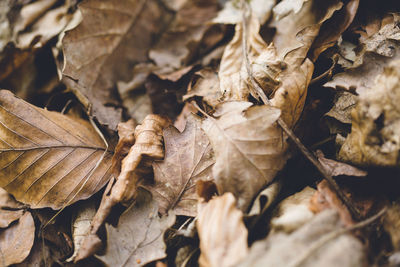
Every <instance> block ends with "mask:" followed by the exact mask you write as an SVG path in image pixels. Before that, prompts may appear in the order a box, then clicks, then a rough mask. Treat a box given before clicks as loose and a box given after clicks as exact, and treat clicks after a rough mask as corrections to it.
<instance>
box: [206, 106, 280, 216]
mask: <svg viewBox="0 0 400 267" xmlns="http://www.w3.org/2000/svg"><path fill="white" fill-rule="evenodd" d="M251 106H252V104H251V103H249V102H226V103H223V104H222V105H220V106H219V107H218V108H217V111H216V112H215V113H214V117H215V118H213V117H208V118H207V119H206V120H205V121H204V122H203V125H202V128H203V129H204V131H205V132H206V134H207V136H208V137H209V139H210V142H211V145H212V148H213V150H214V153H215V157H216V163H215V164H214V166H213V176H214V179H215V183H216V184H217V187H218V191H219V192H220V193H221V194H222V193H225V192H232V193H233V194H234V195H235V197H236V198H237V199H238V206H239V207H240V208H241V209H242V210H246V209H247V208H248V206H249V205H250V203H251V201H252V200H253V197H255V196H256V194H257V193H258V192H259V191H260V190H261V189H262V188H263V187H264V186H266V185H267V184H269V183H271V182H272V179H273V178H274V177H275V175H276V173H277V172H278V171H279V170H281V169H282V167H283V166H284V164H285V163H286V158H287V156H286V155H285V152H286V149H287V143H286V141H285V140H284V137H283V135H282V130H281V128H280V127H279V126H278V125H277V123H276V120H277V119H278V118H279V116H280V111H279V109H276V108H273V107H270V106H253V107H251Z"/></svg>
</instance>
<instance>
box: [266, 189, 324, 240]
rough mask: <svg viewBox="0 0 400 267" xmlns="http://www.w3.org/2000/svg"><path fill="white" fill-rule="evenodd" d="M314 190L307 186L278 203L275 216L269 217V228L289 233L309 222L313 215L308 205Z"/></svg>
mask: <svg viewBox="0 0 400 267" xmlns="http://www.w3.org/2000/svg"><path fill="white" fill-rule="evenodd" d="M315 191H316V190H315V189H313V188H311V187H309V186H307V187H306V188H304V189H303V190H302V191H300V192H298V193H296V194H294V195H291V196H289V197H288V198H286V199H284V200H283V201H282V202H281V203H279V205H278V207H277V210H276V211H275V216H274V217H273V218H272V219H271V229H272V230H273V231H274V232H277V231H283V232H285V233H291V232H293V231H295V230H297V229H298V228H300V227H301V226H303V225H304V224H306V223H307V222H309V221H310V220H311V219H312V218H313V217H314V213H313V212H312V211H311V210H310V209H309V208H308V206H309V203H310V200H311V197H312V196H313V195H314V193H315Z"/></svg>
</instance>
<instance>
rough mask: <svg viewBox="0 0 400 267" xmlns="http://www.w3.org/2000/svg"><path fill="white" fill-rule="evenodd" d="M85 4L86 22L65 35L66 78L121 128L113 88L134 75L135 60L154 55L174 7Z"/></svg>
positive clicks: (128, 1) (125, 1)
mask: <svg viewBox="0 0 400 267" xmlns="http://www.w3.org/2000/svg"><path fill="white" fill-rule="evenodd" d="M79 8H80V10H81V12H82V14H83V20H82V22H81V24H80V25H79V26H78V27H76V28H75V29H74V30H72V31H70V32H67V34H66V36H65V37H64V39H63V44H64V55H65V67H64V70H63V74H64V81H65V82H66V83H67V85H68V86H69V87H70V88H71V89H72V90H73V91H74V93H75V94H76V95H77V97H78V99H79V100H80V101H81V102H82V103H83V104H84V105H85V106H86V107H89V106H91V108H92V112H93V115H94V116H96V118H97V119H98V120H99V121H100V123H102V124H107V125H108V126H109V127H110V128H111V129H116V126H117V124H118V122H120V121H121V109H120V108H117V107H118V105H119V104H120V103H119V101H118V98H117V96H116V92H115V91H113V90H114V89H113V88H114V86H115V84H116V83H117V82H118V81H125V82H127V81H129V80H130V79H131V76H132V72H131V67H132V65H134V64H137V63H140V62H145V61H147V60H148V59H147V53H146V52H147V50H148V48H149V47H150V46H151V45H152V44H153V42H154V41H153V38H154V37H155V36H157V35H158V34H160V33H161V31H162V30H163V25H165V24H166V23H168V21H169V20H170V19H171V13H170V12H168V11H167V10H165V8H163V7H162V6H161V5H160V4H159V2H158V1H156V0H150V1H145V0H141V1H134V0H121V1H117V2H115V1H113V0H107V1H101V3H99V2H98V1H97V0H86V1H84V2H82V3H81V4H80V6H79ZM138 36H140V38H139V37H138Z"/></svg>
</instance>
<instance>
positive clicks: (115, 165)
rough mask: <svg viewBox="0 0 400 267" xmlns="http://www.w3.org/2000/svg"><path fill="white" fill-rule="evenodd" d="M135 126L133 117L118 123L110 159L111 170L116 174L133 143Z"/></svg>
mask: <svg viewBox="0 0 400 267" xmlns="http://www.w3.org/2000/svg"><path fill="white" fill-rule="evenodd" d="M135 127H136V122H135V120H133V119H130V120H128V121H126V122H120V123H118V137H119V139H118V144H117V146H116V147H115V151H114V155H113V157H112V161H111V162H112V166H111V170H112V171H113V172H114V174H115V175H116V176H118V175H119V173H120V172H121V163H122V160H123V159H124V158H125V157H126V155H128V152H129V150H130V149H131V147H132V146H133V144H134V143H135Z"/></svg>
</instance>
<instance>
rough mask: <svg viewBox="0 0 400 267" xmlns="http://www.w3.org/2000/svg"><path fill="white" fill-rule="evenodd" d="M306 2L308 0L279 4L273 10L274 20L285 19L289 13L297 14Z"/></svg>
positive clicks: (284, 0)
mask: <svg viewBox="0 0 400 267" xmlns="http://www.w3.org/2000/svg"><path fill="white" fill-rule="evenodd" d="M307 1H309V0H283V1H281V2H279V4H277V5H276V6H274V9H273V11H274V15H275V16H276V20H280V19H282V18H284V17H286V16H287V15H289V14H290V13H291V12H293V13H294V14H296V13H298V12H299V11H300V10H301V8H302V7H303V4H304V3H305V2H307Z"/></svg>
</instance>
